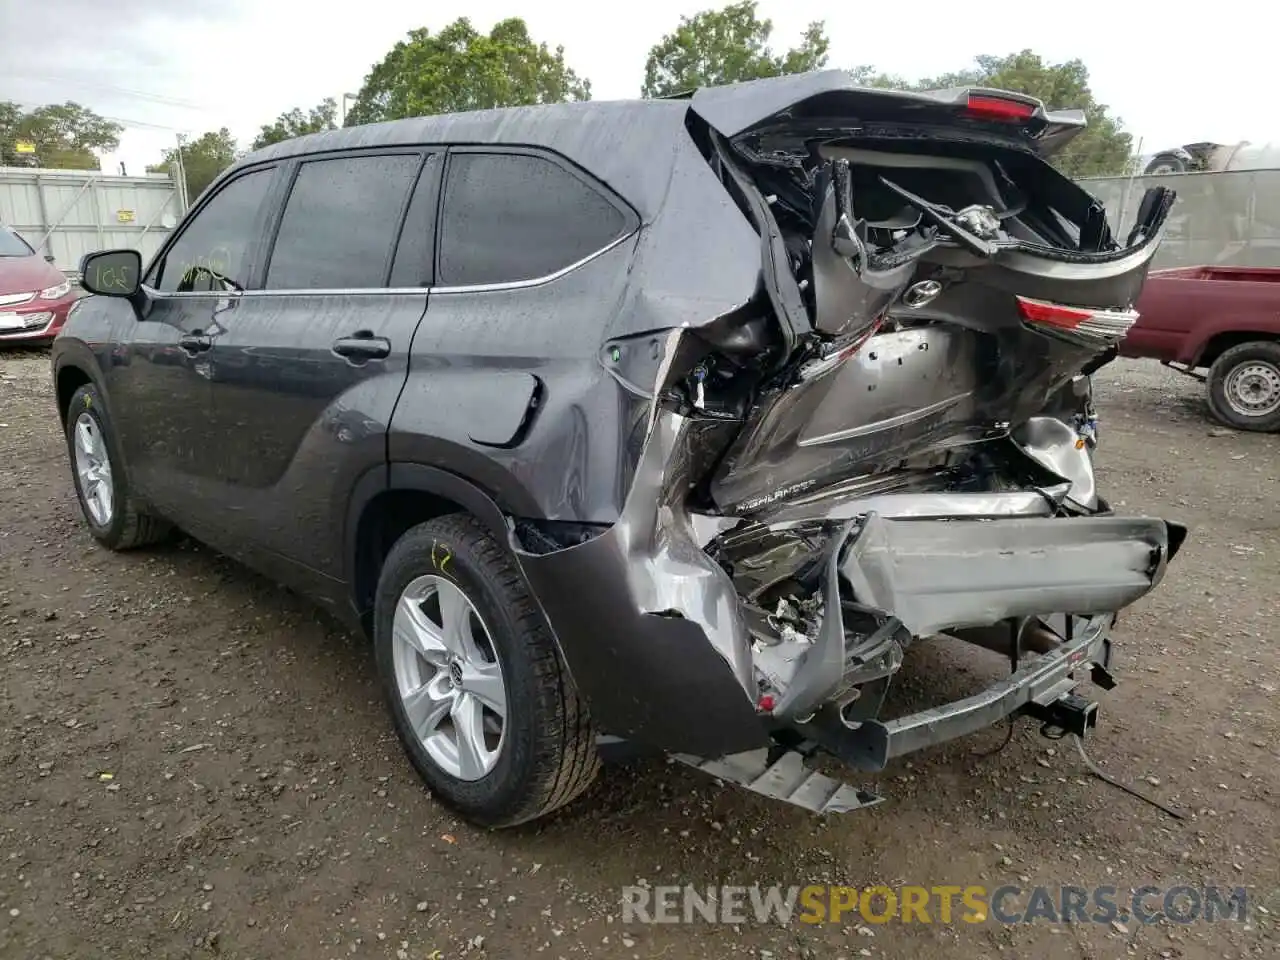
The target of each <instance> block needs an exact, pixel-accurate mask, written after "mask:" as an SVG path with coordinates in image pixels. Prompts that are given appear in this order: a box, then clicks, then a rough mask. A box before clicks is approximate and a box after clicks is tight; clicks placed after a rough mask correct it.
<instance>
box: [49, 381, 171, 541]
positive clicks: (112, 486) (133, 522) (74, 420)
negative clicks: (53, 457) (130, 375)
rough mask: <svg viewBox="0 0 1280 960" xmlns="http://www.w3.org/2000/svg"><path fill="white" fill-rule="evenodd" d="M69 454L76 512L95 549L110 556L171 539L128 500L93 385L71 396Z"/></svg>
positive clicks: (124, 479)
mask: <svg viewBox="0 0 1280 960" xmlns="http://www.w3.org/2000/svg"><path fill="white" fill-rule="evenodd" d="M67 454H68V456H69V457H70V459H71V475H72V479H73V480H74V482H75V487H76V496H77V498H78V499H79V501H80V512H81V513H82V514H83V515H84V519H85V523H86V524H88V526H89V532H90V533H91V534H93V536H94V538H95V539H96V540H97V541H98V542H99V543H101V544H103V545H104V546H106V547H109V548H110V549H112V550H130V549H132V548H134V547H141V546H145V545H146V544H149V543H156V542H158V541H160V540H163V539H164V538H165V537H167V536H168V535H169V533H170V531H171V530H172V527H170V525H169V524H168V522H166V521H165V520H163V519H161V518H159V517H156V516H153V515H152V514H149V513H147V512H146V511H145V510H143V509H142V508H141V507H140V506H139V505H138V504H137V503H136V502H135V501H134V499H133V497H132V496H131V494H130V491H129V480H128V477H127V476H126V475H125V470H124V463H123V461H122V459H121V457H120V452H119V449H118V447H117V445H116V440H115V436H114V435H113V434H112V432H111V422H110V420H109V419H108V417H107V410H106V407H105V406H104V405H103V403H102V397H101V396H100V395H99V394H98V389H97V387H95V386H93V384H88V383H87V384H85V385H84V386H82V387H80V388H79V389H78V390H77V391H76V392H75V393H74V394H72V396H71V403H70V404H69V405H68V407H67Z"/></svg>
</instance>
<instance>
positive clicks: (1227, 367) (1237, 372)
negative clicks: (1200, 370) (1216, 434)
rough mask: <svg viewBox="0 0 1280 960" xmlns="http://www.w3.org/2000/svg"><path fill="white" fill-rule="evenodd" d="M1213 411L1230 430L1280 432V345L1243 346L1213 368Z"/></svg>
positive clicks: (1227, 353)
mask: <svg viewBox="0 0 1280 960" xmlns="http://www.w3.org/2000/svg"><path fill="white" fill-rule="evenodd" d="M1208 385H1209V409H1210V410H1212V411H1213V415H1214V416H1215V417H1217V418H1218V419H1219V420H1220V421H1222V422H1223V423H1225V424H1226V425H1227V426H1229V427H1235V428H1236V429H1237V430H1254V431H1257V432H1260V433H1269V432H1273V431H1276V430H1280V343H1275V342H1273V341H1270V340H1253V341H1250V342H1249V343H1241V344H1238V345H1237V346H1234V347H1232V348H1231V349H1229V350H1224V351H1223V352H1222V355H1221V356H1219V357H1218V359H1217V360H1215V361H1214V362H1213V366H1212V367H1210V368H1209V384H1208Z"/></svg>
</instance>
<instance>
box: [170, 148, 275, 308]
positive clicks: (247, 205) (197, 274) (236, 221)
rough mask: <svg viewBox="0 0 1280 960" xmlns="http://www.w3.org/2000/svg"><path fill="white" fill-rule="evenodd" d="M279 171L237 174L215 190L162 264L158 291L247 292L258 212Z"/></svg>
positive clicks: (256, 171)
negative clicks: (250, 255) (245, 289)
mask: <svg viewBox="0 0 1280 960" xmlns="http://www.w3.org/2000/svg"><path fill="white" fill-rule="evenodd" d="M274 174H275V171H274V170H255V171H254V172H253V173H247V174H245V175H244V176H242V177H237V178H236V179H235V180H232V181H231V182H230V183H228V184H227V185H226V186H225V187H223V188H222V189H221V190H219V191H218V192H217V194H215V195H214V196H213V197H212V198H211V199H210V200H209V202H208V203H206V204H205V205H204V206H203V207H202V208H201V209H200V211H199V212H198V213H197V214H196V215H195V217H194V218H192V220H191V221H190V222H189V223H188V224H187V225H186V227H185V228H184V229H183V231H182V234H181V235H180V236H179V237H178V239H177V240H176V241H175V242H174V244H173V246H172V247H170V248H169V251H168V252H167V253H166V254H165V257H164V260H163V261H162V262H161V263H159V264H158V265H157V269H156V272H155V281H154V283H153V284H152V285H153V286H154V287H155V289H157V290H160V291H162V292H164V293H208V292H211V291H218V292H221V291H225V290H243V289H244V288H245V286H246V285H247V284H248V282H249V276H248V274H249V266H250V264H249V251H250V250H251V249H252V247H253V243H254V241H255V240H256V239H257V237H256V236H255V234H254V231H255V229H256V228H257V224H258V214H259V212H260V211H261V210H262V205H263V203H265V202H266V199H267V188H268V187H270V186H271V178H272V176H273V175H274Z"/></svg>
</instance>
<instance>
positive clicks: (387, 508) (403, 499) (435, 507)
mask: <svg viewBox="0 0 1280 960" xmlns="http://www.w3.org/2000/svg"><path fill="white" fill-rule="evenodd" d="M450 513H467V514H470V515H471V516H474V517H475V518H476V519H477V520H479V521H480V522H481V523H483V524H484V525H485V527H486V528H488V530H489V532H490V533H491V534H492V535H493V536H494V538H495V539H496V540H498V542H499V543H502V544H506V543H507V541H508V536H509V529H508V526H507V520H506V515H505V514H504V512H503V510H502V507H501V506H499V504H498V501H497V500H495V499H494V498H493V497H492V496H491V495H490V494H489V493H488V492H487V491H485V490H484V489H482V488H481V487H478V486H476V485H475V484H474V483H472V482H471V481H470V480H467V479H466V478H464V477H461V476H459V475H457V474H455V473H450V472H449V471H447V470H442V469H440V468H439V467H433V466H428V465H426V464H420V463H391V464H387V465H385V466H380V467H377V468H375V469H373V470H370V471H368V472H367V473H365V474H364V475H363V476H362V477H361V478H360V479H359V480H358V481H357V482H356V484H355V487H354V488H353V489H352V494H351V499H350V502H349V505H348V511H347V520H346V533H345V543H344V556H345V557H346V562H347V577H346V579H347V584H348V590H349V593H350V600H351V605H352V608H353V610H354V613H355V616H356V618H357V619H358V620H359V622H360V624H361V626H362V627H363V628H364V630H365V632H366V634H369V635H370V636H371V635H372V615H373V605H374V597H375V594H376V592H377V587H378V577H379V575H380V574H381V572H382V565H383V562H384V561H385V560H386V557H387V554H388V553H389V552H390V550H391V547H392V545H393V544H394V543H395V541H396V540H398V539H399V538H400V537H401V536H402V535H403V534H404V533H405V532H406V531H407V530H409V529H410V528H412V527H415V526H417V525H418V524H420V523H425V522H426V521H428V520H432V519H434V518H436V517H441V516H445V515H447V514H450Z"/></svg>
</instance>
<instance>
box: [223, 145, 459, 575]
mask: <svg viewBox="0 0 1280 960" xmlns="http://www.w3.org/2000/svg"><path fill="white" fill-rule="evenodd" d="M440 166H441V165H440V163H439V158H438V157H437V156H436V155H434V154H432V153H430V152H428V151H425V150H421V149H416V148H414V149H408V150H404V151H400V152H386V151H383V152H379V153H349V154H342V155H327V156H325V157H322V158H316V159H303V160H302V161H300V162H298V163H296V164H293V165H291V169H290V171H289V173H288V174H286V177H291V178H292V184H291V186H290V187H289V188H288V192H287V200H286V202H285V204H284V206H283V210H282V212H281V214H280V216H279V217H278V218H276V222H275V223H273V224H272V226H271V227H270V228H269V233H271V232H273V233H274V239H273V241H272V243H271V250H270V255H269V257H267V258H264V259H265V260H266V261H267V262H266V263H264V265H263V267H262V269H261V270H260V277H261V283H260V284H255V286H258V287H260V288H259V289H254V290H250V291H248V292H245V293H244V294H242V295H241V296H240V297H239V298H238V299H237V302H236V304H235V307H234V309H233V310H230V311H228V312H227V313H226V315H225V320H224V321H222V322H219V323H218V324H217V325H216V327H215V328H214V329H213V340H212V346H211V348H210V349H209V351H208V353H207V355H206V362H207V364H208V368H209V383H210V385H211V389H212V393H213V414H212V422H213V425H214V428H215V429H216V431H217V433H218V436H219V443H218V446H217V451H216V458H217V462H216V463H215V464H214V465H213V466H214V467H215V472H216V474H217V476H218V478H219V482H220V485H221V489H220V490H219V492H218V499H219V500H220V501H221V503H222V505H223V508H224V509H223V511H222V514H221V522H222V524H223V529H222V531H221V532H220V533H221V536H222V537H223V538H225V540H226V546H225V549H227V550H228V551H229V552H232V553H235V554H238V555H239V556H241V558H242V559H245V560H246V561H248V562H251V563H253V564H254V565H255V566H258V567H260V568H264V567H266V568H270V572H271V573H272V574H273V575H275V576H277V577H279V578H280V579H283V580H285V581H286V582H292V583H294V584H296V585H298V586H300V587H302V588H303V589H306V590H308V592H311V593H313V594H316V595H318V596H320V597H321V598H322V599H323V598H324V595H325V594H328V593H333V594H334V595H338V594H339V593H340V591H339V590H337V589H336V588H337V587H338V584H339V582H340V580H341V578H342V576H343V555H342V543H343V536H342V535H343V532H344V521H345V517H346V506H347V499H348V496H349V494H350V491H351V488H352V487H353V486H354V485H355V483H356V482H357V481H358V480H359V479H360V477H361V476H362V475H364V474H365V473H367V472H368V471H370V470H381V469H383V468H384V467H385V464H386V431H387V425H388V423H389V422H390V418H391V413H392V410H393V408H394V406H395V403H396V400H397V399H398V398H399V395H400V390H401V388H402V387H403V385H404V382H405V379H406V377H407V371H408V357H409V345H410V341H411V340H412V337H413V334H414V331H415V329H416V328H417V326H418V322H419V321H420V320H421V319H422V316H423V313H424V311H425V310H426V309H427V289H426V288H427V287H428V286H429V284H430V280H431V277H430V265H431V237H432V235H433V233H434V218H435V202H436V193H437V190H438V177H439V168H440ZM282 562H283V564H282ZM290 567H292V568H293V569H290ZM326 582H327V585H326ZM330 588H333V589H332V590H331V589H330Z"/></svg>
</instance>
